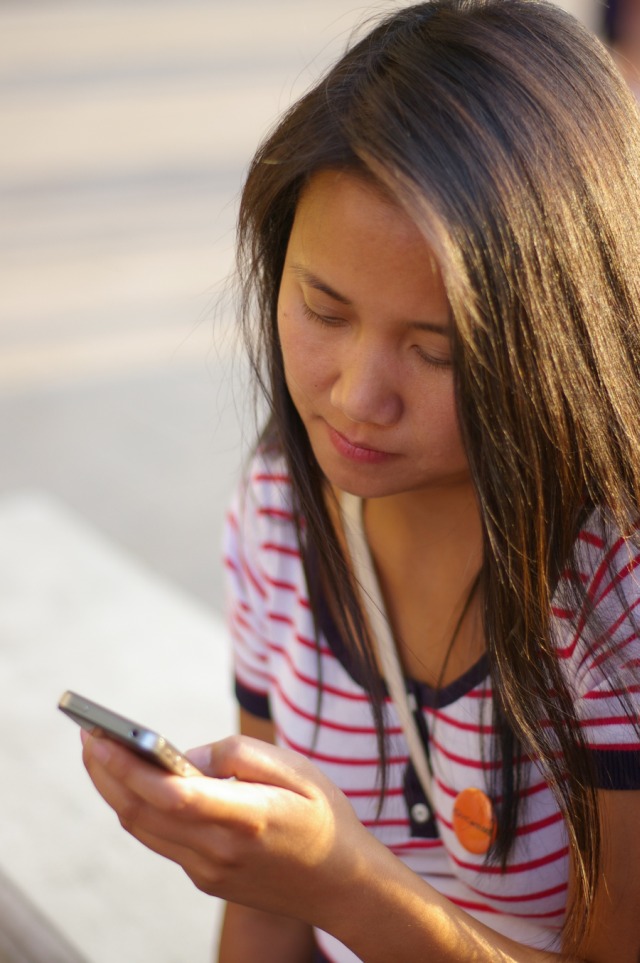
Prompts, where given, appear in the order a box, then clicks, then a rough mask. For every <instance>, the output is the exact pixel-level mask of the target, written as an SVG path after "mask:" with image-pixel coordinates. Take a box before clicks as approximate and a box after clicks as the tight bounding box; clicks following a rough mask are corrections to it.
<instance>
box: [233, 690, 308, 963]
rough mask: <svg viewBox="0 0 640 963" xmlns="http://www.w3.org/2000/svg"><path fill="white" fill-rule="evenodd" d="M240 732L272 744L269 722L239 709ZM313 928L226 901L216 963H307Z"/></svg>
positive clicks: (273, 739) (271, 726)
mask: <svg viewBox="0 0 640 963" xmlns="http://www.w3.org/2000/svg"><path fill="white" fill-rule="evenodd" d="M240 732H241V733H242V734H243V735H245V736H252V737H253V738H254V739H262V741H263V742H269V743H271V744H272V745H273V744H274V743H275V737H274V731H273V723H272V722H270V721H268V720H266V719H259V718H258V717H257V716H254V715H251V714H250V713H249V712H246V711H245V710H244V709H241V710H240ZM313 942H314V941H313V930H312V928H311V927H310V926H308V925H307V924H306V923H303V922H301V921H300V920H296V919H292V918H291V917H287V916H275V915H273V914H272V913H263V912H262V911H261V910H257V909H252V908H251V907H249V906H242V905H240V904H238V903H227V905H226V908H225V914H224V922H223V925H222V933H221V935H220V946H219V950H218V963H311V960H312V958H313Z"/></svg>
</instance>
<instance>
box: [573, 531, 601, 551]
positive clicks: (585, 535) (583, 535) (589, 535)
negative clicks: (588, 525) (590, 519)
mask: <svg viewBox="0 0 640 963" xmlns="http://www.w3.org/2000/svg"><path fill="white" fill-rule="evenodd" d="M578 539H579V541H581V542H586V543H587V544H588V545H595V547H596V548H604V541H603V540H602V539H601V538H600V536H599V535H594V533H593V532H588V531H587V530H586V529H583V530H582V531H581V532H580V534H579V535H578Z"/></svg>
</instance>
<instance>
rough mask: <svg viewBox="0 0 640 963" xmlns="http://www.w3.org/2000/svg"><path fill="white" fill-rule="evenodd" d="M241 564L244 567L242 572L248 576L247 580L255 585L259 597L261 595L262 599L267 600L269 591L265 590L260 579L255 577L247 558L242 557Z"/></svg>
mask: <svg viewBox="0 0 640 963" xmlns="http://www.w3.org/2000/svg"><path fill="white" fill-rule="evenodd" d="M240 564H241V565H242V571H243V572H244V573H245V575H246V576H247V578H248V579H249V581H250V582H251V584H252V585H253V587H254V589H255V590H256V592H257V593H258V595H259V596H260V597H261V598H263V599H266V598H267V590H266V589H265V587H264V585H262V583H261V582H259V581H258V577H257V576H256V575H254V573H253V571H252V569H251V568H250V566H249V564H248V562H247V560H246V558H244V557H242V558H241V559H240Z"/></svg>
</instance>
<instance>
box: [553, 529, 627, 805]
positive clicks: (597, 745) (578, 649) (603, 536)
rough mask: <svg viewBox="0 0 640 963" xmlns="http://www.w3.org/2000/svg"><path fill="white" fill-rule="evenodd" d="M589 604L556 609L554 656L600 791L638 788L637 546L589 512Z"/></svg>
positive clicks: (579, 554)
mask: <svg viewBox="0 0 640 963" xmlns="http://www.w3.org/2000/svg"><path fill="white" fill-rule="evenodd" d="M575 557H576V560H577V565H576V568H577V571H572V573H571V574H572V578H574V579H575V578H577V579H578V580H579V581H580V583H581V584H582V585H583V586H584V591H585V596H586V603H585V604H584V605H583V606H582V608H581V610H580V611H578V613H577V614H576V613H574V612H569V611H566V610H563V608H562V607H561V606H560V607H558V608H556V609H555V610H554V614H555V616H556V620H557V624H559V626H560V639H561V641H560V645H559V648H558V654H559V656H560V657H561V659H562V660H563V663H564V669H565V674H566V677H567V680H568V682H569V685H570V687H571V691H572V692H573V694H574V697H575V705H576V711H577V715H578V720H579V724H580V726H581V727H582V730H583V733H584V736H585V740H586V744H587V746H588V747H589V749H590V751H591V752H592V754H593V762H594V765H595V770H596V773H597V780H598V788H601V789H640V735H639V733H640V637H639V630H640V627H639V620H640V547H639V543H638V541H637V540H636V539H635V537H634V538H623V537H622V536H621V535H620V534H619V532H617V530H616V529H615V528H614V527H613V525H612V523H611V521H610V520H609V519H608V518H607V516H606V515H604V513H599V512H598V513H594V515H593V516H592V517H591V518H590V519H589V522H588V523H587V525H585V527H584V529H583V530H582V532H581V533H580V536H579V540H578V545H577V547H576V554H575Z"/></svg>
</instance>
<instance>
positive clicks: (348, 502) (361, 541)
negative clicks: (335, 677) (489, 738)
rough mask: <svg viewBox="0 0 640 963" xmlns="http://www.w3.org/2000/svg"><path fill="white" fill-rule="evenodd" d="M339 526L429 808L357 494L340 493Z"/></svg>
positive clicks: (424, 766) (422, 763) (426, 780)
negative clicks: (340, 521)
mask: <svg viewBox="0 0 640 963" xmlns="http://www.w3.org/2000/svg"><path fill="white" fill-rule="evenodd" d="M340 509H341V512H342V525H343V528H344V533H345V537H346V540H347V545H348V548H349V554H350V556H351V564H352V566H353V574H354V576H355V579H356V582H357V584H358V585H359V586H360V592H361V598H362V603H363V606H364V610H365V613H366V616H367V620H368V623H369V629H370V632H371V639H372V643H373V645H374V646H375V650H376V653H377V656H378V660H379V662H380V666H381V668H382V673H383V676H384V679H385V681H386V683H387V688H388V690H389V694H390V696H391V700H392V702H393V704H394V705H395V707H396V711H397V713H398V716H399V718H400V724H401V725H402V729H403V732H404V735H405V738H406V740H407V745H408V747H409V755H410V756H411V761H412V762H413V767H414V769H415V771H416V774H417V776H418V778H419V780H420V785H421V786H422V790H423V792H424V794H425V796H426V798H427V801H428V802H429V804H430V805H431V808H433V806H432V803H431V800H432V795H433V790H432V785H431V784H432V780H431V768H430V765H429V760H428V758H427V754H426V752H425V748H424V745H423V743H422V739H421V738H420V733H419V732H418V726H417V724H416V720H415V717H414V715H413V712H412V711H411V707H410V706H409V700H408V698H407V689H406V686H405V682H404V676H403V673H402V667H401V665H400V660H399V659H398V653H397V650H396V644H395V642H394V639H393V636H392V634H391V626H390V624H389V618H388V616H387V613H386V609H385V604H384V601H383V598H382V593H381V592H380V584H379V582H378V576H377V575H376V571H375V568H374V565H373V559H372V558H371V552H370V551H369V545H368V544H367V539H366V536H365V533H364V526H363V523H362V499H361V498H358V496H357V495H351V494H349V493H348V492H342V494H341V496H340Z"/></svg>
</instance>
